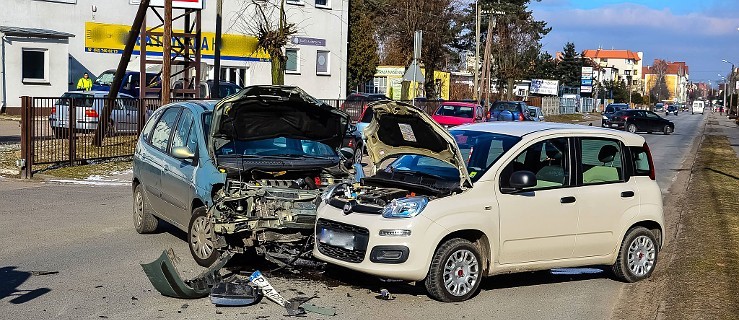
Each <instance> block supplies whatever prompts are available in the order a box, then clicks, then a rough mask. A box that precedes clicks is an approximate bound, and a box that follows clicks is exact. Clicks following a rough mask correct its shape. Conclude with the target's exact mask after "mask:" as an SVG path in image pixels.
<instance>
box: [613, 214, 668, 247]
mask: <svg viewBox="0 0 739 320" xmlns="http://www.w3.org/2000/svg"><path fill="white" fill-rule="evenodd" d="M636 227H644V228H646V229H648V230H650V231H652V233H653V234H654V238H655V239H656V240H657V243H658V247H659V248H660V249H661V248H662V244H663V243H664V229H663V228H662V225H660V224H659V223H658V222H656V221H654V220H642V221H639V222H635V223H633V224H631V226H629V227H628V228H627V229H626V230H625V231H624V232H623V234H622V235H621V241H623V239H625V238H626V234H627V233H628V232H629V230H631V229H633V228H636Z"/></svg>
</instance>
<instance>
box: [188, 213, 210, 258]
mask: <svg viewBox="0 0 739 320" xmlns="http://www.w3.org/2000/svg"><path fill="white" fill-rule="evenodd" d="M213 242H214V241H213V229H212V228H211V225H210V223H208V220H207V219H206V217H205V216H201V217H197V218H196V219H195V221H193V224H192V232H191V237H190V246H191V247H192V248H193V252H194V253H195V254H196V255H197V256H198V257H199V258H201V259H207V258H208V257H210V255H211V253H212V252H213V249H214V244H213Z"/></svg>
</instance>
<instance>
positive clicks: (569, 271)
mask: <svg viewBox="0 0 739 320" xmlns="http://www.w3.org/2000/svg"><path fill="white" fill-rule="evenodd" d="M608 277H609V275H608V273H606V272H604V271H603V269H599V268H561V269H552V270H545V271H534V272H525V273H515V274H506V275H497V276H493V277H489V278H486V279H484V280H483V281H482V284H481V285H480V288H481V289H482V290H493V289H506V288H515V287H526V286H535V285H541V284H552V283H563V282H572V281H582V280H591V279H602V278H608Z"/></svg>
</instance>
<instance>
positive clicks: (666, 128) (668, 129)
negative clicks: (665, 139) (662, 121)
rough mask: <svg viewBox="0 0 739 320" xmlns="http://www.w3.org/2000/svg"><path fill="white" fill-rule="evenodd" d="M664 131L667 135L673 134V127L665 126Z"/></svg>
mask: <svg viewBox="0 0 739 320" xmlns="http://www.w3.org/2000/svg"><path fill="white" fill-rule="evenodd" d="M662 133H664V134H665V135H669V134H671V133H672V127H670V126H665V127H664V128H662Z"/></svg>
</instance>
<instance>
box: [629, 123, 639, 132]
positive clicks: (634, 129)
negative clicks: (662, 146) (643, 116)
mask: <svg viewBox="0 0 739 320" xmlns="http://www.w3.org/2000/svg"><path fill="white" fill-rule="evenodd" d="M637 130H638V129H637V128H636V125H635V124H633V123H629V124H628V125H626V131H628V132H630V133H636V132H637Z"/></svg>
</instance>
